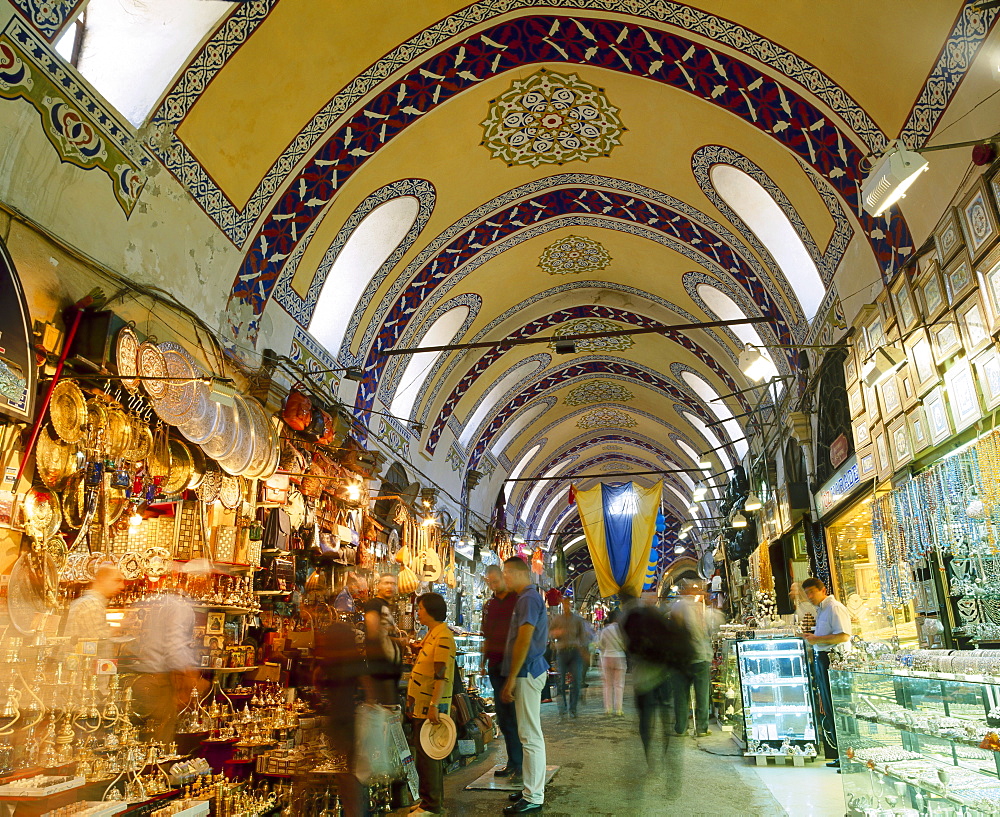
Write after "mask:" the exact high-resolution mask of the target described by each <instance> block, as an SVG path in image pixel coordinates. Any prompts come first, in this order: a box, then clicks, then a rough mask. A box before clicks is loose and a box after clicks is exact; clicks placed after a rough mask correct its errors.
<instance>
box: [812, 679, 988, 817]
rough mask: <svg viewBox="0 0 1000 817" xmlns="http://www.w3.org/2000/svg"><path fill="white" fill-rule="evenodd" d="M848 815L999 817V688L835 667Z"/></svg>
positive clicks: (974, 681)
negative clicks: (993, 816)
mask: <svg viewBox="0 0 1000 817" xmlns="http://www.w3.org/2000/svg"><path fill="white" fill-rule="evenodd" d="M830 681H831V688H832V691H833V704H834V707H833V708H834V715H835V718H836V724H837V740H838V743H839V748H840V755H841V757H840V762H841V772H842V775H843V785H844V798H845V801H846V802H847V805H848V814H849V815H867V814H875V813H878V814H880V815H882V814H885V815H896V814H898V815H914V816H915V815H918V814H949V815H962V817H973V816H978V815H987V814H988V815H1000V737H998V735H997V729H996V727H998V726H1000V683H997V682H996V679H990V680H989V681H987V680H985V679H983V677H982V676H965V675H963V676H956V675H953V674H948V675H945V674H942V673H935V672H918V671H912V670H906V669H902V670H897V671H888V670H886V671H878V670H859V669H833V670H831V672H830Z"/></svg>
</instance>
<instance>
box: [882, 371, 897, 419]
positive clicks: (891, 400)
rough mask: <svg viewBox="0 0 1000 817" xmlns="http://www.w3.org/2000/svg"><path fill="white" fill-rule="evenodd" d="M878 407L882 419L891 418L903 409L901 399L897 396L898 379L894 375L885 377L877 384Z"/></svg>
mask: <svg viewBox="0 0 1000 817" xmlns="http://www.w3.org/2000/svg"><path fill="white" fill-rule="evenodd" d="M877 390H878V392H879V408H880V409H881V411H882V419H883V420H891V419H892V418H893V417H895V416H896V415H897V414H899V412H901V411H902V410H903V401H902V399H901V398H900V396H899V381H898V380H897V379H896V378H895V377H891V376H890V377H887V378H886V379H885V380H883V381H882V382H881V383H880V384H879V385H878V386H877Z"/></svg>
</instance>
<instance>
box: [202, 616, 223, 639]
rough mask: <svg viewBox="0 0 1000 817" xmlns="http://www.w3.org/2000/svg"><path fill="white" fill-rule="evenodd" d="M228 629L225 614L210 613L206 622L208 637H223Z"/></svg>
mask: <svg viewBox="0 0 1000 817" xmlns="http://www.w3.org/2000/svg"><path fill="white" fill-rule="evenodd" d="M225 629H226V614H225V613H209V614H208V618H207V620H206V621H205V633H206V635H222V633H224V632H225Z"/></svg>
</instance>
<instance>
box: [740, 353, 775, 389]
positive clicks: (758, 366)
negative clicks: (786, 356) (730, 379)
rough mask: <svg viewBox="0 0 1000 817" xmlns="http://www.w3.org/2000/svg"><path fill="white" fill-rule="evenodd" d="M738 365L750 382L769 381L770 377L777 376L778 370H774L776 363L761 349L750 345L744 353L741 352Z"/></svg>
mask: <svg viewBox="0 0 1000 817" xmlns="http://www.w3.org/2000/svg"><path fill="white" fill-rule="evenodd" d="M738 364H739V367H740V371H741V372H743V374H745V375H746V376H747V378H748V379H749V380H753V381H754V382H757V383H759V382H761V381H763V380H767V379H768V378H769V377H774V375H776V374H777V369H775V368H774V363H773V362H772V361H771V359H770V358H769V357H767V355H765V354H764V353H763V352H761V351H760V349H757V348H756V347H754V346H751V345H750V344H747V345H746V347H745V348H744V349H743V351H742V352H740V356H739V359H738Z"/></svg>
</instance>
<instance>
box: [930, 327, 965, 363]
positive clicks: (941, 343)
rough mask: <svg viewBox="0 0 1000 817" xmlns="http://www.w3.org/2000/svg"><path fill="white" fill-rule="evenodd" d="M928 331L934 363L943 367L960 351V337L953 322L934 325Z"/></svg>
mask: <svg viewBox="0 0 1000 817" xmlns="http://www.w3.org/2000/svg"><path fill="white" fill-rule="evenodd" d="M930 331H931V349H932V350H933V352H934V362H935V363H937V364H938V365H939V366H944V365H945V364H946V363H947V362H948V361H949V360H951V358H953V357H954V356H955V355H957V354H958V353H959V352H961V351H962V336H961V333H960V332H959V328H958V324H957V323H956V322H955V321H951V320H949V321H947V322H939V323H936V324H934V326H932V327H931V330H930Z"/></svg>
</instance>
